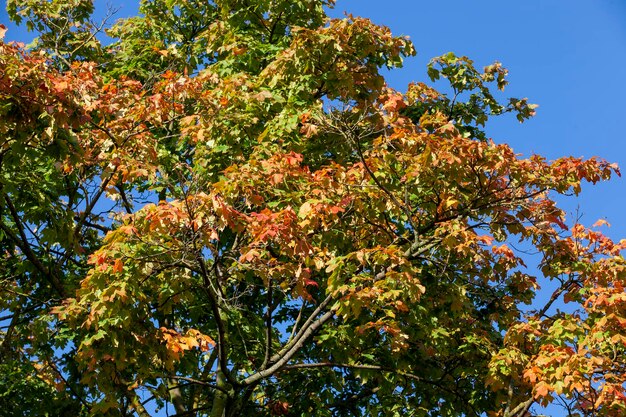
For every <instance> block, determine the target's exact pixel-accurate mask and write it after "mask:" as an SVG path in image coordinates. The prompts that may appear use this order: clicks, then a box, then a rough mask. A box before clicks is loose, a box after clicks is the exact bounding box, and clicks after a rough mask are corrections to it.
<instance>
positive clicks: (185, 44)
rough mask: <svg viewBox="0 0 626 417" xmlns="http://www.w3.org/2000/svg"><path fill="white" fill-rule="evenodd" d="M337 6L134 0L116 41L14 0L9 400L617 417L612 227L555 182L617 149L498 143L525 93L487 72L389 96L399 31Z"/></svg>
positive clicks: (86, 10)
mask: <svg viewBox="0 0 626 417" xmlns="http://www.w3.org/2000/svg"><path fill="white" fill-rule="evenodd" d="M332 3H333V2H331V1H328V2H323V1H316V0H311V1H301V2H291V1H271V2H270V1H260V0H259V1H230V0H221V1H215V2H200V1H192V0H168V1H151V0H144V1H142V2H141V3H140V8H139V10H140V13H139V15H138V16H136V17H131V18H127V19H122V20H119V21H118V22H116V23H115V24H114V25H113V26H111V27H109V28H108V29H107V33H108V35H109V36H111V37H112V38H113V41H112V43H111V44H110V45H109V46H107V47H102V45H101V44H100V42H99V41H98V39H102V37H101V36H100V35H98V34H97V31H98V30H100V26H99V24H97V23H94V22H92V20H91V18H90V15H91V13H92V12H93V4H92V3H91V2H89V1H69V0H54V1H46V2H40V1H24V2H16V1H9V2H8V3H7V6H8V10H9V13H10V15H11V16H12V18H13V19H14V20H16V21H20V20H25V21H26V22H27V25H28V27H29V28H30V29H32V30H35V31H37V32H38V33H39V38H38V40H37V41H36V42H35V43H34V44H33V45H32V46H31V49H25V48H24V47H23V46H22V45H18V44H15V43H11V42H5V41H0V64H1V66H0V132H1V133H2V139H1V142H0V246H1V247H2V254H1V255H0V256H1V261H0V262H1V268H0V274H1V281H0V292H1V294H2V297H1V298H0V312H1V313H0V315H1V322H0V323H1V326H2V328H1V333H0V334H1V335H2V339H1V345H0V358H1V359H2V360H1V361H0V363H1V364H2V365H1V373H0V374H1V375H2V377H0V404H1V405H2V406H3V407H5V408H10V409H12V410H16V411H15V413H16V415H84V416H88V415H106V416H125V415H134V414H136V415H140V416H142V417H146V416H150V415H155V413H156V412H157V411H155V410H158V409H163V408H165V407H167V408H168V410H169V412H170V413H175V414H176V415H179V416H201V415H210V416H212V417H218V416H220V417H221V416H240V415H241V416H243V415H259V416H280V415H294V416H295V415H302V416H305V415H306V416H309V415H316V416H350V415H358V416H360V415H391V416H396V415H397V416H399V415H402V416H405V415H413V416H470V415H471V416H481V415H489V416H507V417H513V416H519V417H521V416H526V415H530V414H529V413H530V411H529V410H531V409H532V407H533V405H535V404H540V405H547V404H549V403H551V402H558V403H560V404H563V405H564V406H565V407H566V408H567V411H568V412H569V413H570V415H579V416H592V415H593V416H599V415H604V416H617V415H623V414H624V412H626V411H625V410H626V396H625V395H624V383H625V382H626V371H625V369H626V368H625V363H624V359H623V356H624V350H625V346H626V336H625V335H624V330H623V329H624V326H625V323H626V314H625V312H626V309H625V307H624V306H625V305H626V304H625V303H626V297H625V296H624V280H625V278H626V276H625V274H626V265H625V263H624V259H623V258H622V256H621V252H622V251H623V249H624V248H626V241H622V242H613V241H611V240H610V239H609V238H607V237H606V236H604V235H603V234H602V233H601V232H600V231H599V228H600V227H602V226H604V224H603V222H599V223H597V224H595V225H594V226H592V227H591V228H587V227H585V226H583V225H581V224H576V223H575V224H572V223H571V222H568V219H566V217H565V213H564V212H563V211H562V210H561V209H560V208H559V207H558V206H557V205H556V203H555V200H554V197H555V195H557V194H562V195H570V194H578V193H579V192H580V190H581V184H582V183H584V182H591V183H596V182H598V181H601V180H605V179H608V178H610V177H611V176H612V175H614V174H619V172H618V170H617V167H616V166H614V165H612V164H609V163H607V162H605V161H602V160H599V159H589V160H583V159H578V158H569V157H566V158H562V159H558V160H555V161H546V160H545V159H544V158H542V157H541V156H537V155H533V156H530V157H528V158H524V157H521V156H520V155H518V154H516V153H515V152H514V151H513V150H512V149H511V148H510V147H509V146H507V145H505V144H500V143H497V142H495V141H494V140H492V139H490V138H489V137H488V136H487V134H486V133H485V132H484V130H483V128H484V126H485V124H486V123H487V122H488V120H489V118H490V117H494V116H498V115H502V114H505V113H513V114H514V115H515V116H516V117H517V118H518V119H519V120H520V121H524V120H525V119H527V118H529V117H531V116H532V115H533V114H534V108H535V107H536V106H534V105H531V104H529V103H528V101H527V100H526V99H510V100H508V101H506V102H504V103H502V102H500V101H498V99H497V97H498V96H499V94H496V93H497V92H494V91H493V87H495V88H496V89H500V90H502V89H504V87H505V85H506V78H505V77H506V74H507V72H506V70H505V69H504V68H503V67H502V65H501V64H499V63H495V64H492V65H489V66H487V67H485V68H484V70H483V71H480V70H479V69H477V68H476V67H475V66H474V63H473V62H472V61H471V60H470V59H469V58H467V57H457V56H455V55H454V54H451V53H450V54H446V55H444V56H442V57H439V58H435V59H434V60H433V61H432V63H431V65H430V66H429V69H428V73H429V76H430V77H431V79H432V81H435V80H437V79H440V78H444V79H446V80H448V81H449V83H450V88H449V91H450V94H443V93H440V92H438V91H437V90H435V89H434V88H433V87H431V86H429V85H427V84H426V83H424V82H417V83H414V84H411V85H409V86H408V88H407V91H406V92H404V93H402V92H398V91H394V90H392V89H391V88H389V87H388V86H387V85H386V84H385V80H384V77H383V76H382V74H381V73H380V70H381V68H384V67H389V68H391V67H397V66H400V65H401V64H402V60H403V59H404V58H406V57H407V56H410V55H412V54H413V53H414V50H413V45H412V44H411V42H410V41H409V40H408V39H406V38H403V37H396V36H393V35H392V34H391V32H390V30H389V29H388V28H385V27H381V26H378V25H375V24H374V23H372V22H371V21H369V20H367V19H363V18H357V17H353V16H348V17H346V18H345V19H328V18H327V17H326V16H325V8H326V7H330V6H332ZM0 28H1V29H0V32H2V34H4V32H5V31H6V30H5V29H4V27H0ZM102 28H104V26H102ZM9 35H10V34H9ZM96 35H98V36H96ZM518 248H519V249H518ZM529 248H530V249H532V250H533V251H534V252H535V253H536V254H537V256H535V257H530V258H529V257H527V256H524V254H525V253H526V252H527V251H528V250H529ZM533 259H538V260H539V261H538V265H528V266H527V265H526V263H527V262H530V261H531V260H533ZM535 266H536V268H535ZM546 284H547V285H546ZM541 286H547V288H554V290H550V292H549V293H548V294H547V296H546V293H545V290H542V289H541ZM529 304H531V305H532V306H533V307H532V308H531V307H529ZM557 307H559V308H557ZM42 400H43V401H42Z"/></svg>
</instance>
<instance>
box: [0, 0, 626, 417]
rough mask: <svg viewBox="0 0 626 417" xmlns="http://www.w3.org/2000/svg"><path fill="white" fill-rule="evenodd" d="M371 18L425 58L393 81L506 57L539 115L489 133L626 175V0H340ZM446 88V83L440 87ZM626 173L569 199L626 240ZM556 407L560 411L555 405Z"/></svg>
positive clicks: (15, 35)
mask: <svg viewBox="0 0 626 417" xmlns="http://www.w3.org/2000/svg"><path fill="white" fill-rule="evenodd" d="M95 3H96V6H97V8H98V10H99V11H103V10H105V9H106V5H107V4H109V3H110V4H112V5H114V6H116V7H119V8H120V10H119V12H118V14H117V16H118V17H123V16H128V15H132V14H134V13H135V11H136V7H137V5H136V2H134V1H133V2H131V1H128V2H122V1H119V0H109V1H106V0H95ZM345 13H352V14H354V15H355V16H364V17H368V18H370V19H372V20H373V21H374V22H375V23H378V24H383V25H386V26H388V27H390V28H391V30H392V32H393V33H394V34H396V35H408V36H409V37H410V38H411V39H412V40H413V42H414V44H415V47H416V50H417V53H418V55H417V57H413V58H409V59H407V60H406V61H405V66H404V68H402V69H396V70H393V71H391V72H390V73H389V74H388V78H387V80H388V83H389V84H390V86H391V87H393V88H395V89H397V90H400V91H404V90H405V88H406V86H407V85H408V83H409V82H411V81H424V82H428V78H427V76H426V65H427V63H428V61H429V60H430V59H431V58H432V57H434V56H438V55H441V54H444V53H446V52H448V51H452V52H454V53H455V54H457V55H466V56H468V57H470V58H471V59H473V60H474V62H475V64H476V65H477V67H478V68H482V67H483V66H485V65H488V64H491V63H492V62H493V61H496V60H497V61H500V62H502V63H503V64H504V66H505V67H506V68H508V69H509V81H510V84H509V86H508V87H507V90H506V91H505V96H512V97H517V98H522V97H528V99H529V101H530V102H531V103H536V104H539V106H540V107H539V108H538V109H537V116H536V117H534V118H533V119H531V120H529V121H527V122H525V123H524V124H520V123H519V122H517V121H516V120H515V118H514V117H513V116H503V117H501V118H498V119H492V120H490V122H489V123H488V125H487V133H488V135H489V136H491V137H492V138H493V140H494V141H496V142H498V143H503V142H504V143H508V144H510V145H511V146H512V147H513V149H514V150H515V151H517V152H518V153H520V154H522V155H524V156H529V155H530V154H532V153H537V154H541V155H544V156H545V157H546V158H548V159H556V158H558V157H561V156H569V155H573V156H578V157H586V158H589V157H593V156H596V157H600V158H604V159H606V160H609V161H610V162H617V163H618V164H619V165H620V166H621V167H622V168H623V169H624V171H625V175H626V141H625V140H624V139H625V138H624V136H625V135H624V125H625V123H626V105H625V104H624V101H625V100H626V1H623V0H570V1H563V0H535V1H502V0H439V1H432V0H431V1H421V0H412V1H411V0H387V1H384V2H381V1H379V0H378V1H375V0H338V1H337V5H336V7H335V9H334V10H333V11H331V15H332V16H334V17H342V16H343V15H344V14H345ZM0 23H3V24H5V25H7V26H8V27H9V32H8V33H7V40H19V41H25V42H28V41H30V39H31V38H32V35H31V34H28V33H26V32H25V30H24V29H23V28H19V29H18V28H15V26H13V25H11V24H10V23H9V22H8V18H7V15H6V12H5V11H4V10H2V11H1V12H0ZM437 85H439V86H440V87H443V86H444V85H445V82H444V83H440V84H436V86H437ZM625 181H626V179H623V178H618V177H615V178H614V179H613V180H611V181H609V182H605V183H601V184H597V185H596V186H586V187H584V188H583V193H582V195H581V196H580V197H578V198H562V199H559V201H561V203H562V204H561V207H563V208H565V209H566V210H567V212H568V214H569V216H568V218H569V220H570V222H571V221H572V219H573V218H575V216H576V212H577V211H578V212H579V213H580V214H582V216H583V217H582V222H583V223H585V224H587V225H591V224H593V223H594V222H595V221H596V220H597V219H599V218H605V219H606V220H608V221H609V222H610V223H611V224H612V227H611V228H610V229H608V230H605V232H606V233H607V234H608V235H609V236H611V237H612V238H614V239H621V238H626V213H625V211H624V207H625V206H626V182H625ZM547 414H552V413H550V412H547Z"/></svg>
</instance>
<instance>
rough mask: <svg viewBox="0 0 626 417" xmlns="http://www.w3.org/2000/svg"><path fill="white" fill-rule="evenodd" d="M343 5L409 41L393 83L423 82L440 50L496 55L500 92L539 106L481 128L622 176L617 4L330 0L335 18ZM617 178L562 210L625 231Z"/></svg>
mask: <svg viewBox="0 0 626 417" xmlns="http://www.w3.org/2000/svg"><path fill="white" fill-rule="evenodd" d="M381 4H382V5H383V6H381ZM344 11H348V12H350V13H353V14H354V15H359V16H365V17H369V18H371V19H372V20H373V21H374V22H376V23H380V24H384V25H386V26H389V27H390V28H391V29H392V31H393V32H394V33H395V34H402V35H408V36H410V38H411V39H412V40H413V42H414V43H415V46H416V49H417V53H418V55H417V57H414V58H411V59H409V60H407V61H406V63H405V66H404V68H402V69H400V70H394V71H392V73H391V74H390V75H389V77H388V81H389V83H390V85H391V86H392V87H394V88H396V89H400V90H403V89H404V88H405V86H406V85H407V84H408V83H409V82H410V81H420V80H426V78H427V77H426V71H425V68H426V64H427V63H428V61H429V60H430V58H432V57H433V56H437V55H441V54H443V53H445V52H448V51H453V52H454V53H456V54H457V55H467V56H468V57H470V58H471V59H473V60H474V61H475V63H476V64H477V66H479V67H482V66H484V65H487V64H490V63H491V62H493V61H495V60H498V61H500V62H502V63H503V64H504V66H505V67H507V68H508V69H509V81H510V84H509V86H508V87H507V90H506V91H505V94H506V95H510V96H513V97H518V98H519V97H528V98H529V100H530V102H532V103H537V104H539V106H540V107H539V108H538V109H537V116H536V117H535V118H533V119H531V120H530V121H527V122H525V123H524V124H520V123H518V122H517V121H516V120H515V119H514V118H513V117H502V118H501V120H497V119H495V120H492V121H490V124H488V126H487V132H488V133H489V135H490V136H491V137H493V139H494V140H495V141H496V142H505V143H508V144H510V145H511V146H512V147H513V149H514V150H516V151H517V152H519V153H522V154H524V155H530V154H531V153H538V154H541V155H544V156H546V157H547V158H548V159H555V158H558V157H560V156H565V155H573V156H582V157H587V158H588V157H592V156H597V157H600V158H604V159H606V160H609V161H611V162H617V163H618V164H619V165H620V166H621V167H622V168H623V169H624V170H625V175H626V140H625V136H626V135H625V134H624V123H626V104H625V103H624V100H625V98H626V83H625V82H624V76H626V2H623V1H620V0H594V1H589V0H572V1H567V2H564V1H560V0H540V1H510V2H503V1H499V0H472V1H468V0H444V1H428V2H426V1H410V0H388V1H385V2H380V1H374V0H338V2H337V6H336V10H335V13H334V14H336V15H341V14H342V13H343V12H344ZM625 181H626V179H622V178H617V177H616V178H615V179H614V180H612V181H610V182H608V183H603V184H599V185H596V186H594V187H591V186H588V187H584V188H583V193H582V195H581V197H579V198H577V199H575V198H568V199H563V205H562V206H563V207H564V208H565V209H567V211H568V213H574V212H575V211H576V210H577V208H578V206H580V212H581V213H582V214H583V219H582V221H583V222H584V223H586V224H593V223H594V222H595V221H596V220H597V219H599V218H606V219H607V220H608V221H609V222H610V223H611V224H612V227H611V228H610V229H608V230H607V234H609V235H610V236H611V237H613V238H616V239H620V238H622V237H626V215H625V214H624V213H625V210H624V206H625V205H626V183H625ZM572 217H573V216H569V218H572Z"/></svg>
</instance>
